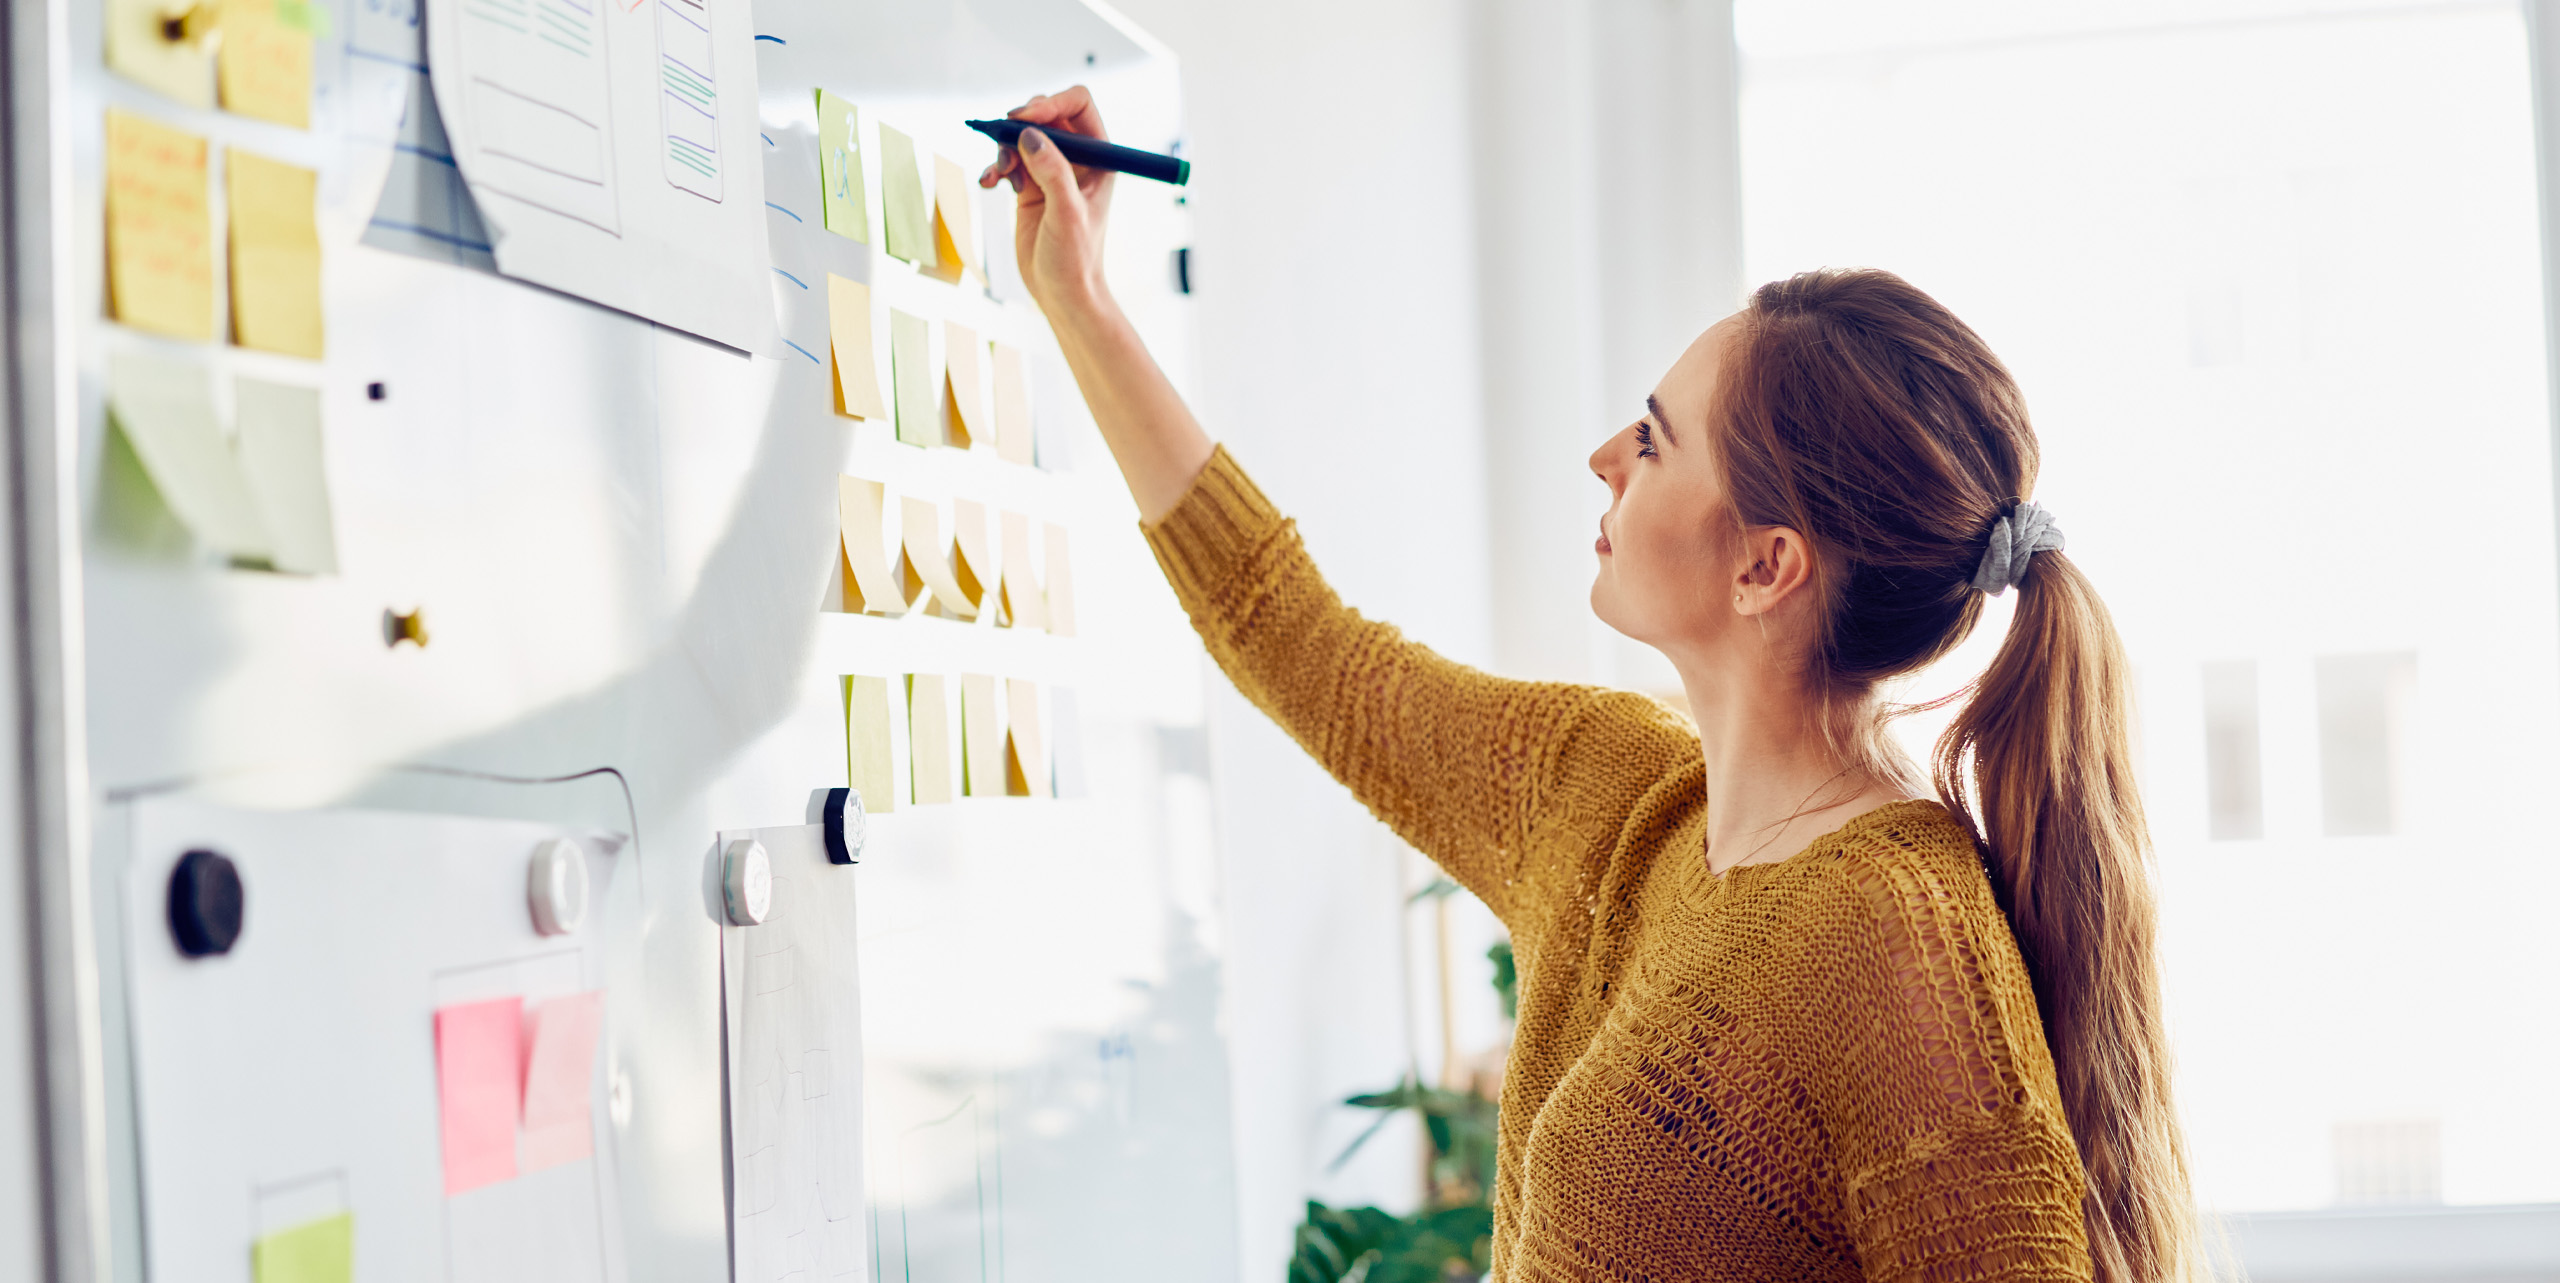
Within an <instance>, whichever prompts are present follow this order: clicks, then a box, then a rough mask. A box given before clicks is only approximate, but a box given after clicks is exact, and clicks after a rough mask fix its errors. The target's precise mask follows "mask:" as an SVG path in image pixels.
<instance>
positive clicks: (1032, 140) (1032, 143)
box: [1018, 129, 1049, 151]
mask: <svg viewBox="0 0 2560 1283" xmlns="http://www.w3.org/2000/svg"><path fill="white" fill-rule="evenodd" d="M1018 145H1019V146H1020V147H1021V148H1022V150H1024V151H1038V150H1040V149H1041V148H1043V147H1046V146H1048V145H1049V140H1048V139H1047V138H1044V137H1042V136H1041V134H1040V131H1039V130H1037V129H1026V130H1023V131H1022V141H1021V143H1020V144H1018Z"/></svg>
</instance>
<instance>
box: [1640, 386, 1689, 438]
mask: <svg viewBox="0 0 2560 1283" xmlns="http://www.w3.org/2000/svg"><path fill="white" fill-rule="evenodd" d="M1644 408H1645V410H1646V411H1647V412H1648V413H1650V414H1652V415H1653V426H1655V427H1657V428H1660V429H1662V435H1664V436H1666V437H1669V438H1671V444H1673V445H1678V444H1680V434H1679V433H1677V432H1674V431H1672V430H1671V416H1670V415H1667V414H1664V413H1663V412H1662V403H1661V402H1660V401H1656V400H1654V399H1653V394H1652V393H1650V392H1647V393H1645V394H1644Z"/></svg>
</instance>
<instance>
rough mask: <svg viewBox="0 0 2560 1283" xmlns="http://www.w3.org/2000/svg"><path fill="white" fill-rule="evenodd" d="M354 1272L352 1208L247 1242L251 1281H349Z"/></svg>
mask: <svg viewBox="0 0 2560 1283" xmlns="http://www.w3.org/2000/svg"><path fill="white" fill-rule="evenodd" d="M355 1276H356V1216H355V1213H353V1212H340V1213H338V1214H337V1215H335V1216H330V1217H325V1218H323V1219H320V1220H316V1221H312V1222H310V1223H309V1224H307V1225H296V1226H294V1227H293V1228H292V1229H289V1230H278V1231H276V1232H275V1233H273V1234H269V1235H267V1236H265V1237H264V1238H261V1239H259V1240H258V1241H256V1242H254V1243H251V1244H250V1245H249V1277H250V1279H251V1280H252V1281H253V1283H351V1281H352V1280H353V1279H354V1278H355Z"/></svg>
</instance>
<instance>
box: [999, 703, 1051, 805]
mask: <svg viewBox="0 0 2560 1283" xmlns="http://www.w3.org/2000/svg"><path fill="white" fill-rule="evenodd" d="M1004 694H1005V705H1004V706H1005V726H1004V791H1005V792H1007V793H1010V794H1012V795H1013V796H1015V797H1047V796H1049V747H1048V745H1047V744H1045V743H1043V742H1042V740H1041V736H1040V688H1039V687H1038V686H1036V685H1033V684H1032V683H1030V682H1026V681H1024V680H1022V679H1021V678H1019V677H1008V678H1006V679H1005V683H1004Z"/></svg>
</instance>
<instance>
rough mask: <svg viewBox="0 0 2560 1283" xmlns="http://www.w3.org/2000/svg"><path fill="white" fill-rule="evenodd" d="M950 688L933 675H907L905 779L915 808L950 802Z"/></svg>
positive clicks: (944, 681)
mask: <svg viewBox="0 0 2560 1283" xmlns="http://www.w3.org/2000/svg"><path fill="white" fill-rule="evenodd" d="M949 688H950V683H949V682H948V681H947V680H946V679H945V678H943V677H942V676H941V675H939V674H936V673H909V674H908V675H907V777H908V780H909V781H910V783H912V784H913V786H914V788H915V802H916V805H918V806H931V805H934V804H937V803H941V802H948V801H950V800H951V798H952V788H951V697H950V696H949V695H948V694H946V693H945V692H946V691H948V690H949Z"/></svg>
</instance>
